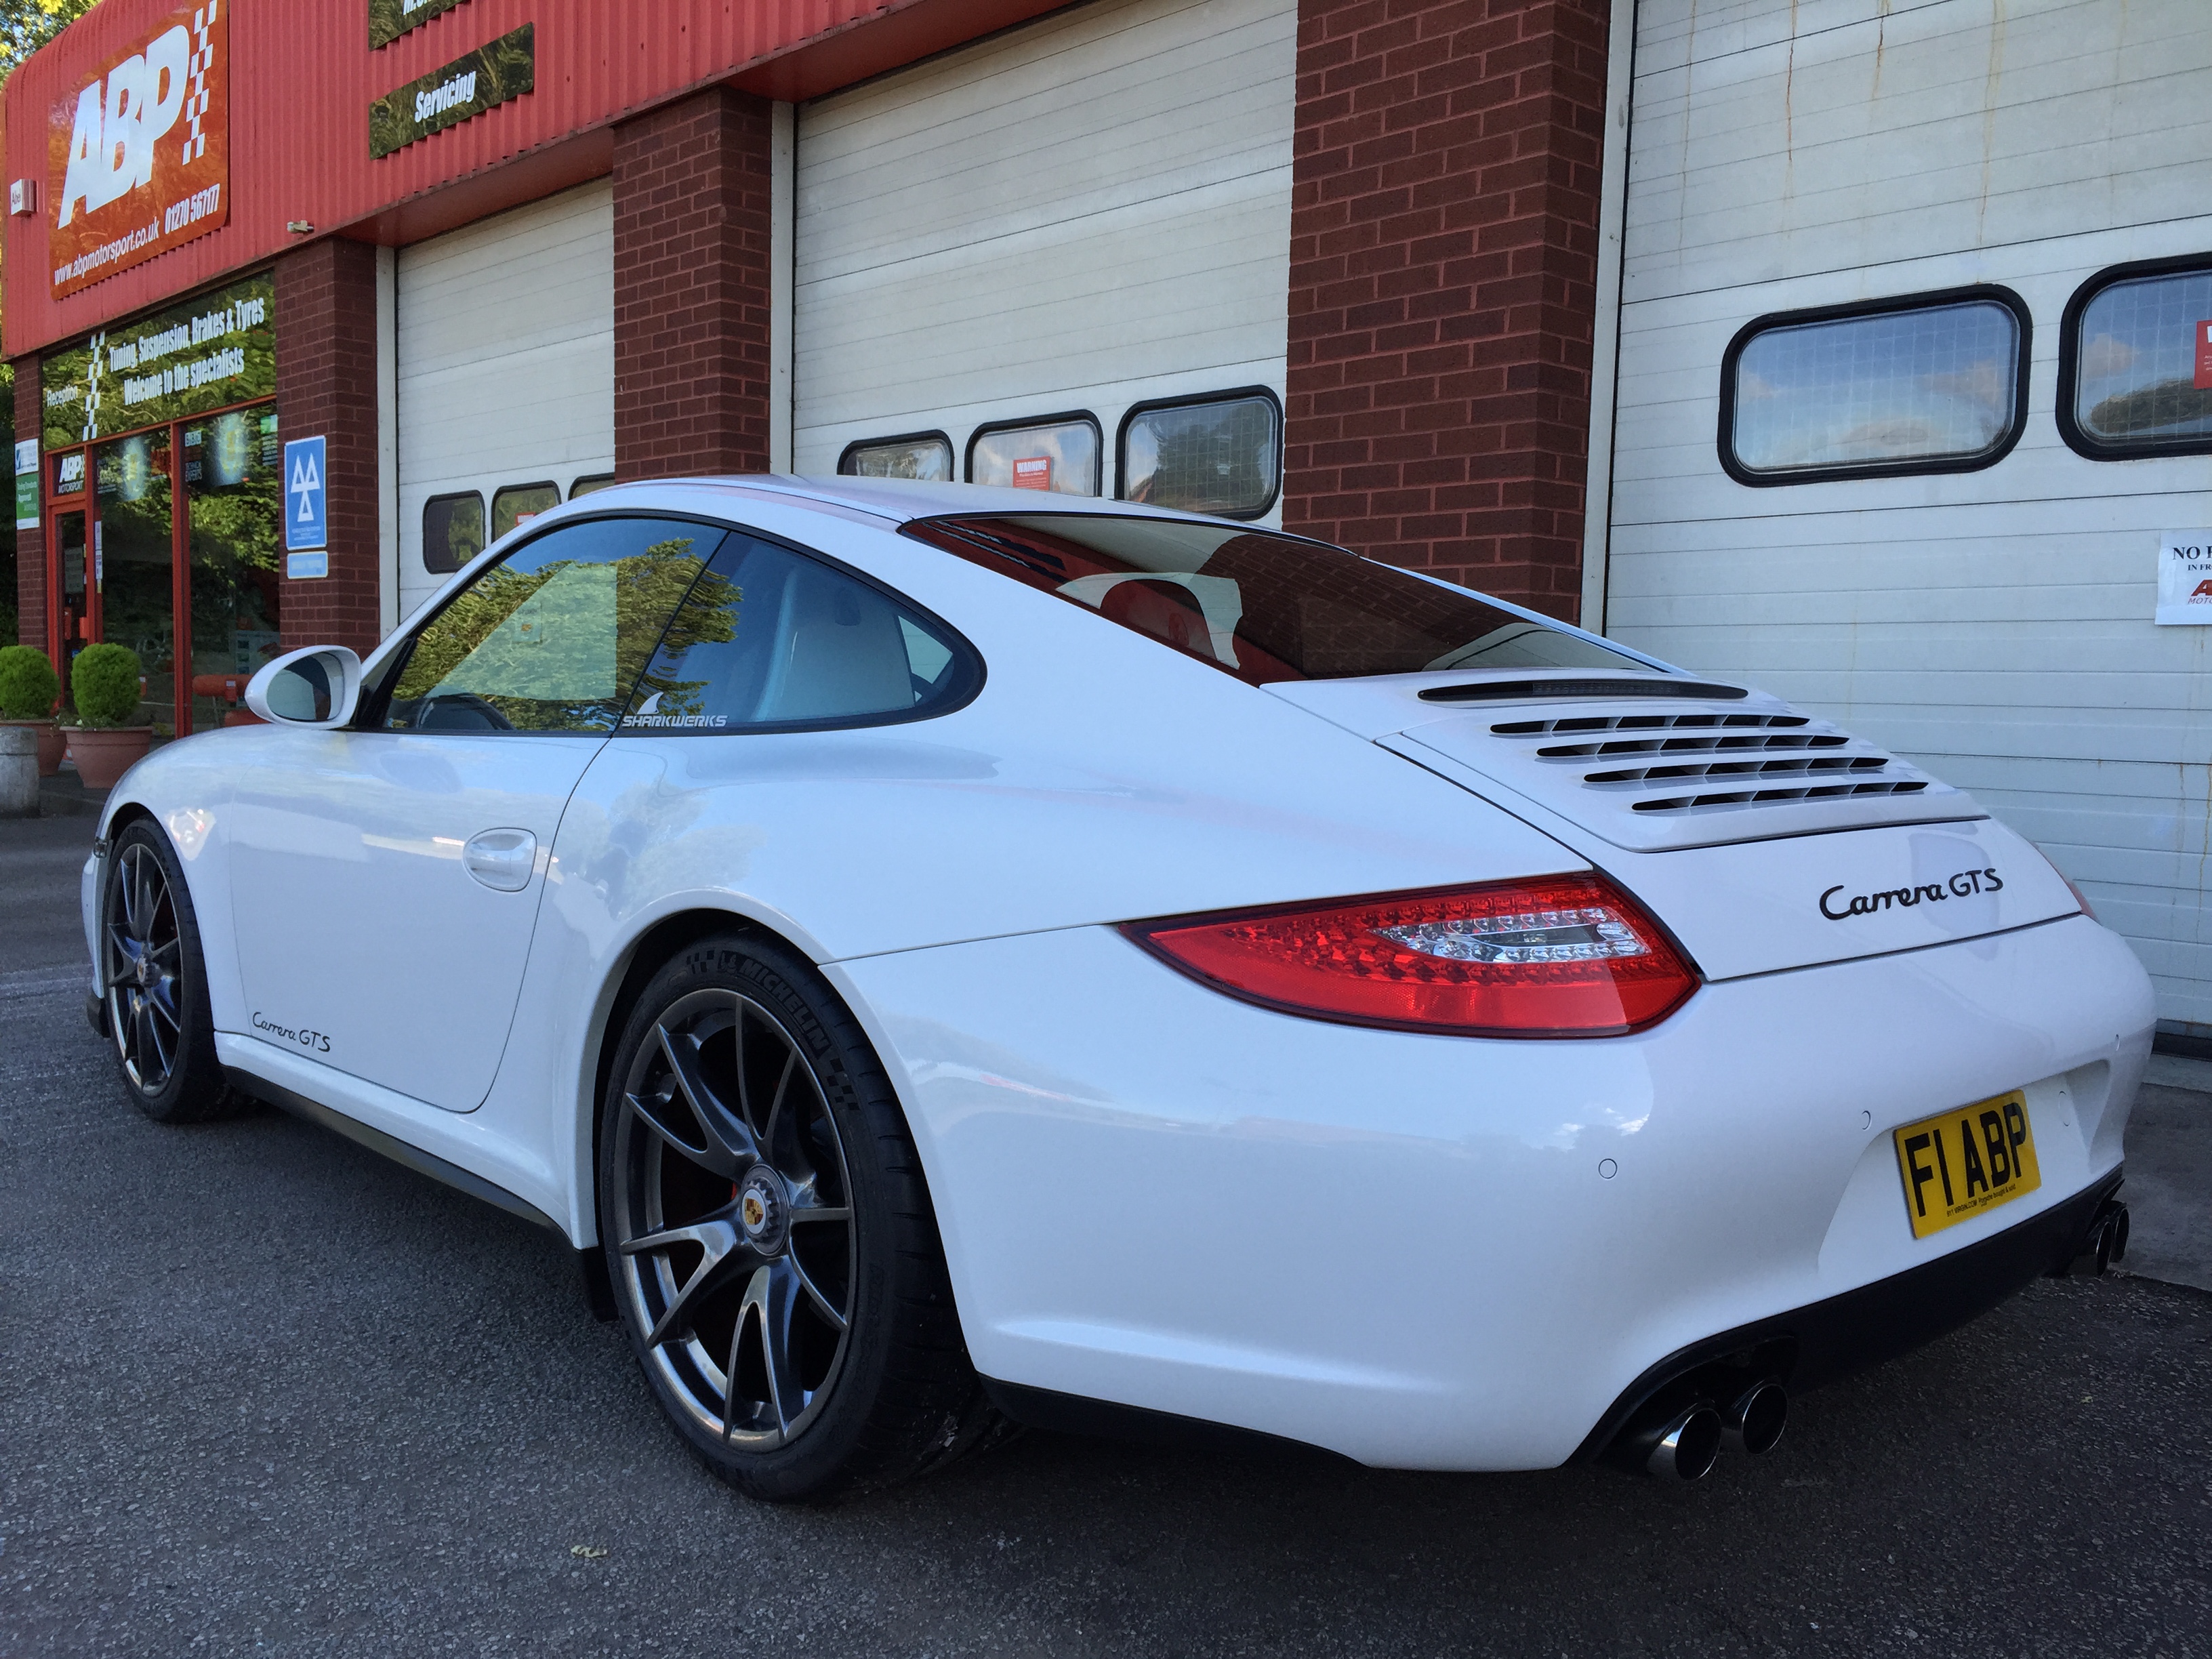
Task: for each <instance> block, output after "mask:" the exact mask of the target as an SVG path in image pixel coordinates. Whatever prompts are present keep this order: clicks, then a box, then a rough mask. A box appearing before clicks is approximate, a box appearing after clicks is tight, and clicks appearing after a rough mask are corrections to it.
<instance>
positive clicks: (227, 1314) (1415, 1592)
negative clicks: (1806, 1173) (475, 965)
mask: <svg viewBox="0 0 2212 1659" xmlns="http://www.w3.org/2000/svg"><path fill="white" fill-rule="evenodd" d="M91 829H92V824H91V821H90V820H89V819H86V818H62V819H45V820H35V821H31V822H27V823H21V822H18V823H0V1655H4V1656H7V1659H15V1656H18V1655H26V1656H27V1655H44V1654H63V1653H118V1654H133V1655H158V1656H172V1655H194V1654H222V1655H228V1654H246V1653H252V1654H268V1655H321V1654H364V1655H366V1654H376V1655H384V1654H392V1653H398V1654H409V1655H412V1654H426V1655H428V1654H447V1653H458V1654H469V1655H476V1654H510V1653H512V1654H529V1655H571V1654H574V1655H585V1654H618V1655H628V1654H655V1653H670V1654H684V1655H696V1656H714V1655H723V1654H731V1655H737V1654H744V1655H762V1654H775V1655H786V1656H799V1655H824V1656H838V1655H867V1656H909V1655H911V1656H924V1655H927V1656H951V1655H964V1654H990V1655H1000V1654H1004V1655H1053V1656H1063V1655H1064V1656H1090V1655H1144V1656H1189V1659H1198V1656H1215V1655H1221V1656H1228V1655H1237V1656H1262V1655H1285V1656H1290V1655H1296V1656H1301V1659H1306V1656H1319V1655H1334V1654H1381V1655H1393V1656H1395V1655H1422V1656H1428V1655H1454V1656H1456V1655H1488V1654H1496V1655H1505V1656H1516V1659H1519V1656H1529V1659H1542V1656H1550V1655H1554V1654H1558V1655H1570V1656H1576V1659H1579V1656H1583V1655H1642V1654H1683V1655H1699V1656H1711V1655H1735V1654H1781V1655H1792V1656H1795V1655H1826V1654H1834V1655H1850V1656H1861V1655H1869V1654H1904V1655H1934V1654H1939V1653H1940V1654H1944V1655H1947V1656H1958V1655H1983V1654H1990V1655H2006V1656H2021V1655H2052V1656H2057V1655H2067V1656H2073V1655H2081V1654H2106V1655H2128V1656H2150V1655H2171V1656H2181V1655H2197V1654H2205V1655H2212V1295H2208V1294H2207V1293H2205V1292H2204V1291H2200V1290H2197V1289H2192V1288H2189V1287H2187V1286H2185V1285H2171V1284H2166V1283H2162V1282H2159V1281H2155V1280H2153V1279H2144V1278H2118V1277H2113V1278H2106V1279H2065V1280H2046V1281H2043V1282H2040V1283H2039V1284H2037V1285H2033V1286H2032V1287H2030V1288H2029V1289H2028V1290H2027V1291H2025V1292H2023V1293H2022V1294H2021V1296H2020V1297H2016V1298H2015V1299H2014V1300H2013V1301H2012V1302H2010V1303H2008V1304H2006V1305H2005V1306H2003V1307H2002V1308H2001V1309H1999V1310H1996V1312H1994V1313H1992V1314H1990V1315H1989V1316H1986V1317H1985V1318H1984V1319H1982V1320H1980V1321H1978V1322H1976V1323H1975V1324H1973V1325H1972V1326H1970V1327H1968V1328H1966V1329H1965V1330H1963V1331H1960V1332H1958V1333H1956V1334H1954V1335H1952V1336H1950V1337H1948V1338H1947V1339H1945V1340H1942V1341H1941V1342H1938V1343H1936V1344H1935V1345H1934V1346H1930V1347H1929V1348H1927V1349H1925V1350H1923V1351H1922V1352H1919V1353H1917V1354H1915V1355H1913V1356H1911V1357H1910V1358H1906V1359H1904V1360H1901V1361H1899V1362H1898V1363H1896V1364H1891V1365H1889V1366H1887V1367H1885V1368H1883V1369H1882V1370H1879V1371H1876V1372H1875V1373H1873V1374H1871V1375H1869V1376H1862V1377H1860V1378H1858V1379H1857V1380H1855V1381H1852V1382H1850V1383H1842V1384H1838V1385H1837V1386H1835V1387H1834V1388H1832V1389H1826V1390H1824V1391H1822V1392H1820V1393H1817V1394H1813V1395H1807V1396H1804V1397H1802V1398H1801V1399H1800V1400H1798V1401H1795V1402H1794V1415H1793V1420H1792V1424H1791V1427H1790V1436H1789V1438H1788V1440H1787V1441H1786V1442H1785V1443H1784V1446H1783V1447H1782V1449H1780V1450H1779V1451H1778V1452H1777V1453H1776V1454H1775V1455H1773V1456H1771V1457H1770V1458H1767V1459H1765V1460H1764V1461H1762V1462H1745V1461H1741V1460H1738V1461H1735V1462H1726V1461H1724V1462H1723V1464H1722V1467H1721V1468H1720V1470H1719V1471H1718V1472H1717V1474H1715V1475H1714V1476H1713V1477H1712V1478H1711V1480H1708V1481H1706V1482H1705V1483H1704V1484H1703V1485H1702V1486H1696V1487H1692V1488H1688V1489H1673V1488H1667V1487H1662V1486H1658V1485H1656V1484H1655V1483H1650V1482H1645V1481H1641V1480H1632V1479H1630V1478H1627V1477H1625V1476H1622V1475H1618V1474H1611V1473H1609V1472H1607V1471H1602V1470H1596V1469H1579V1468H1578V1469H1570V1470H1564V1471H1557V1472H1553V1473H1547V1474H1524V1475H1510V1476H1494V1475H1493V1476H1439V1475H1411V1474H1384V1473H1377V1472H1373V1471H1368V1470H1362V1469H1358V1468H1353V1467H1352V1466H1350V1465H1347V1464H1345V1463H1342V1462H1338V1461H1336V1460H1333V1459H1329V1458H1326V1457H1322V1456H1319V1455H1315V1456H1304V1455H1297V1454H1295V1453H1282V1454H1267V1455H1195V1454H1192V1453H1188V1452H1178V1451H1167V1450H1161V1449H1148V1448H1142V1447H1132V1446H1126V1445H1121V1444H1117V1443H1110V1442H1103V1441H1093V1440H1083V1439H1075V1438H1069V1437H1060V1436H1054V1435H1048V1434H1039V1433H1031V1434H1029V1435H1027V1436H1025V1437H1022V1438H1020V1439H1018V1440H1017V1441H1015V1442H1014V1443H1012V1444H1010V1445H1008V1446H1006V1447H1004V1448H1001V1449H999V1450H997V1451H995V1452H993V1453H991V1454H990V1455H987V1456H984V1457H981V1458H979V1459H975V1460H971V1461H970V1462H968V1463H967V1464H964V1465H962V1466H959V1467H957V1468H955V1469H953V1470H951V1471H950V1472H948V1473H947V1474H945V1475H942V1476H940V1477H939V1478H937V1479H935V1480H929V1481H926V1482H922V1483H919V1484H916V1485H914V1486H908V1487H906V1488H903V1489H901V1490H898V1491H896V1492H890V1493H888V1494H885V1495H882V1496H878V1497H874V1498H866V1499H862V1500H859V1501H855V1502H852V1503H848V1504H842V1505H837V1506H834V1507H828V1508H814V1509H776V1508H770V1507H766V1506H763V1505H758V1504H751V1503H749V1502H747V1501H746V1500H744V1499H743V1498H739V1497H738V1496H736V1495H735V1494H734V1493H732V1492H730V1491H728V1490H727V1489H726V1488H725V1487H723V1486H720V1485H718V1484H717V1483H715V1482H714V1480H710V1479H709V1478H708V1476H707V1475H706V1474H704V1473H703V1472H702V1470H701V1469H700V1468H699V1467H698V1466H697V1465H696V1463H694V1462H692V1461H691V1459H690V1457H689V1456H688V1455H686V1454H685V1452H684V1450H683V1449H682V1448H681V1447H680V1446H679V1444H678V1442H677V1440H676V1438H675V1437H674V1436H673V1434H671V1432H670V1431H668V1430H666V1429H665V1428H664V1427H663V1426H662V1424H661V1422H660V1419H659V1417H658V1415H657V1414H656V1413H655V1410H654V1408H653V1404H652V1402H651V1401H650V1400H649V1398H648V1397H647V1393H646V1390H645V1387H644V1384H643V1383H642V1381H641V1378H640V1377H639V1376H637V1374H636V1371H635V1366H634V1364H633V1363H632V1362H631V1360H630V1358H629V1353H628V1352H627V1350H626V1349H625V1347H624V1346H623V1342H622V1340H621V1339H620V1337H619V1335H618V1334H617V1332H616V1331H615V1330H614V1329H612V1328H609V1327H605V1326H601V1325H599V1324H596V1323H594V1322H592V1320H591V1319H590V1318H589V1317H588V1316H586V1314H585V1312H584V1310H583V1309H582V1306H581V1304H580V1297H579V1296H578V1293H577V1291H576V1288H575V1283H574V1275H573V1272H572V1269H571V1267H570V1264H569V1262H568V1259H567V1256H566V1253H565V1252H564V1250H563V1249H562V1248H561V1247H560V1245H559V1244H558V1243H557V1242H556V1241H555V1240H554V1239H553V1238H552V1237H550V1235H547V1234H545V1233H543V1232H540V1231H537V1230H534V1229H532V1228H531V1227H529V1226H527V1225H525V1224H523V1223H521V1222H519V1221H517V1220H514V1219H513V1218H510V1217H508V1216H507V1215H505V1214H503V1213H501V1212H498V1211H495V1210H493V1209H490V1208H489V1207H487V1206H483V1205H480V1204H477V1203H476V1202H474V1201H473V1200H469V1199H467V1198H465V1197H463V1196H461V1195H460V1194H457V1193H453V1192H451V1191H448V1190H447V1189H446V1188H442V1187H440V1186H438V1185H436V1184H435V1183H433V1182H428V1181H427V1180H424V1179H422V1177H419V1176H415V1175H413V1174H411V1173H410V1172H409V1171H407V1170H403V1169H400V1168H398V1166H396V1165H394V1164H389V1163H386V1162H385V1161H383V1160H381V1159H380V1158H377V1157H375V1156H374V1155H373V1154H371V1153H369V1152H364V1151H362V1149H360V1148H358V1147H356V1146H353V1145H352V1144H350V1143H349V1142H347V1141H344V1140H342V1139H338V1138H337V1137H336V1136H334V1135H331V1134H328V1133H323V1132H321V1131H319V1130H316V1129H313V1128H310V1127H307V1126H305V1125H302V1124H301V1123H299V1122H297V1121H294V1120H292V1119H290V1118H289V1117H286V1116H283V1115H279V1114H276V1113H274V1112H270V1113H264V1114H261V1115H256V1116H253V1117H251V1118H248V1119H245V1120H243V1121H236V1122H233V1123H228V1124H222V1125H216V1126H210V1127H204V1128H198V1129H191V1130H178V1129H163V1128H161V1127H157V1126H155V1125H154V1124H152V1123H150V1122H148V1121H145V1120H144V1119H143V1118H142V1117H140V1116H139V1115H138V1114H137V1112H135V1111H134V1110H133V1109H131V1106H130V1105H129V1104H128V1103H127V1102H126V1101H125V1099H124V1097H123V1096H122V1095H121V1093H120V1092H119V1090H118V1085H117V1084H116V1083H115V1081H114V1079H113V1076H112V1071H111V1062H110V1060H109V1058H108V1055H107V1054H106V1050H105V1049H104V1048H103V1047H102V1045H100V1043H99V1042H97V1041H96V1040H95V1039H94V1037H93V1036H92V1034H91V1033H90V1031H89V1030H88V1028H87V1026H86V1024H85V1021H84V1017H83V1012H82V959H83V957H82V953H83V944H82V937H81V935H80V934H79V933H78V931H77V926H76V919H75V915H74V907H75V896H76V868H77V866H78V865H79V864H81V863H82V859H83V854H84V848H85V846H86V843H87V842H88V839H89V836H90V834H91ZM2168 1092H2169V1093H2170V1094H2172V1095H2175V1096H2187V1091H2184V1090H2179V1089H2170V1090H2169V1091H2168ZM2162 1098H2163V1097H2162ZM2189 1099H2195V1100H2197V1101H2199V1102H2202V1101H2203V1097H2202V1096H2188V1097H2187V1098H2184V1099H2182V1100H2181V1101H2180V1102H2179V1103H2178V1104H2177V1103H2174V1102H2172V1101H2171V1100H2169V1101H2167V1102H2166V1106H2165V1107H2164V1108H2162V1109H2163V1110H2168V1111H2171V1112H2172V1113H2174V1114H2178V1115H2179V1116H2181V1117H2183V1118H2185V1117H2186V1115H2187V1114H2188V1112H2189V1110H2190V1109H2191V1108H2190V1106H2189ZM2193 1248H2195V1247H2194V1246H2193V1245H2192V1244H2191V1242H2190V1241H2189V1240H2188V1239H2186V1238H2184V1239H2182V1241H2181V1243H2180V1245H2179V1249H2181V1250H2182V1252H2183V1255H2185V1256H2186V1255H2187V1254H2188V1252H2189V1251H2190V1250H2191V1249H2193ZM1376 1270H1377V1271H1378V1272H1388V1271H1389V1264H1387V1263H1379V1262H1378V1263H1377V1264H1376ZM1476 1270H1481V1271H1492V1272H1511V1271H1514V1264H1513V1263H1511V1262H1510V1261H1502V1262H1496V1263H1489V1264H1479V1266H1478V1268H1477V1269H1476ZM1326 1316H1327V1310H1325V1309H1316V1317H1326Z"/></svg>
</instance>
